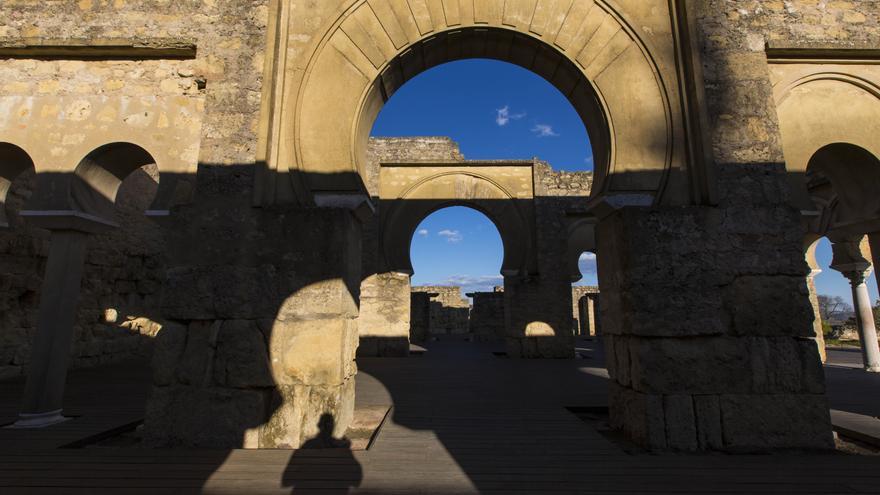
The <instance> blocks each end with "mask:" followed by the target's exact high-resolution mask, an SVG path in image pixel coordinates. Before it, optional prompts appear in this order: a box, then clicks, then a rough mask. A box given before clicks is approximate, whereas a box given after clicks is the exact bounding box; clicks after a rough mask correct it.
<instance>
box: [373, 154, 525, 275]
mask: <svg viewBox="0 0 880 495" xmlns="http://www.w3.org/2000/svg"><path fill="white" fill-rule="evenodd" d="M443 168H449V170H443ZM502 168H504V169H508V171H509V170H512V169H523V170H516V171H515V172H514V175H522V176H523V177H525V176H526V175H525V173H527V174H528V179H529V181H531V173H532V172H531V166H520V167H498V166H486V167H474V166H470V167H468V170H464V169H463V167H461V166H460V165H459V166H448V167H443V166H442V165H441V166H439V167H438V166H430V165H429V166H417V167H409V166H397V165H383V168H382V172H381V173H380V208H379V210H380V232H381V233H380V237H379V239H380V253H381V255H382V260H381V264H382V265H383V268H384V270H383V271H389V272H392V271H393V272H400V273H408V274H412V273H413V268H412V261H411V259H410V244H411V241H412V237H413V234H414V233H415V231H416V228H417V227H418V225H419V224H420V223H421V222H422V220H424V219H425V218H427V217H428V216H429V215H431V214H432V213H434V212H435V211H437V210H440V209H443V208H447V207H450V206H465V207H469V208H472V209H474V210H477V211H479V212H481V213H483V214H484V215H486V216H487V217H488V218H489V219H490V220H491V221H492V222H493V223H494V224H495V227H496V228H497V229H498V232H499V234H500V235H501V240H502V243H503V245H504V261H503V263H502V268H501V274H502V275H505V276H518V275H526V274H529V273H533V272H534V271H535V266H536V260H535V259H534V258H535V255H534V251H535V250H534V242H535V241H534V239H535V233H534V205H533V204H532V201H533V199H532V198H531V197H529V196H527V195H525V194H523V192H524V191H515V190H511V188H508V187H505V184H503V183H502V181H501V180H495V179H502V180H504V179H508V177H503V178H502V177H493V175H501V174H499V173H498V172H499V169H502ZM480 169H482V170H480ZM517 172H519V173H517ZM403 176H405V177H406V178H408V181H403V180H401V179H402V178H403ZM528 189H529V190H531V187H529V188H528ZM395 192H396V194H395ZM383 193H386V194H383Z"/></svg>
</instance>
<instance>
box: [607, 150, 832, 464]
mask: <svg viewBox="0 0 880 495" xmlns="http://www.w3.org/2000/svg"><path fill="white" fill-rule="evenodd" d="M722 173H723V175H722V178H721V180H720V182H721V184H722V186H723V188H722V192H721V195H722V196H721V204H720V206H718V207H687V208H643V207H626V208H623V209H620V210H618V211H616V212H615V213H613V214H612V215H610V216H608V217H606V218H604V219H602V221H601V222H600V224H599V237H598V238H599V250H600V252H601V253H602V256H600V257H599V277H600V284H601V286H602V294H601V296H600V297H601V301H602V309H603V311H602V315H601V317H602V330H603V334H604V335H605V343H606V353H607V356H608V371H609V374H610V376H611V383H612V386H611V395H610V399H609V400H610V408H611V418H612V422H613V425H614V426H615V427H617V428H620V429H622V430H623V431H624V432H626V434H627V435H628V436H629V437H630V438H632V439H634V440H635V441H637V442H638V443H640V444H642V445H645V446H647V447H649V448H652V449H672V450H698V449H699V450H705V449H722V448H733V449H735V448H749V449H759V448H778V447H788V448H817V449H823V448H830V447H831V446H832V445H833V443H832V438H831V427H830V418H829V414H828V404H827V401H826V399H825V395H824V392H825V385H824V376H823V372H822V366H821V362H820V359H819V353H818V351H817V349H816V346H815V344H814V343H813V340H812V337H813V326H812V319H813V311H812V308H811V306H810V303H809V299H808V292H807V287H806V275H807V272H808V267H807V266H806V263H805V262H804V257H803V251H802V247H801V238H800V236H799V229H798V222H799V221H800V220H799V216H798V211H797V210H795V209H793V208H791V207H790V206H788V205H787V204H786V203H785V202H784V197H785V195H784V193H783V189H782V188H783V187H784V182H783V175H782V173H781V170H776V171H774V170H773V169H771V168H769V167H768V166H764V165H762V166H760V167H750V166H746V165H736V166H734V165H728V166H725V167H724V168H723V169H722ZM755 181H759V182H761V183H763V184H764V188H763V190H760V189H759V190H748V194H745V193H746V191H747V188H745V187H743V186H744V185H745V184H749V183H753V182H755ZM772 184H776V186H775V188H771V187H770V186H771V185H772ZM756 218H762V219H765V220H764V221H762V222H756V221H754V219H756ZM770 219H773V221H772V222H770V221H769V220H770ZM781 232H782V233H786V234H783V235H780V233H781ZM624 267H626V269H624ZM668 267H675V269H674V270H670V269H668ZM793 296H796V297H793ZM617 315H626V317H618V316H617Z"/></svg>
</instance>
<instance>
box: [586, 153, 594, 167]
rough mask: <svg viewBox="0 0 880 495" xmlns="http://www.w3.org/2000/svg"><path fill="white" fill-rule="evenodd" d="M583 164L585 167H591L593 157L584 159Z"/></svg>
mask: <svg viewBox="0 0 880 495" xmlns="http://www.w3.org/2000/svg"><path fill="white" fill-rule="evenodd" d="M584 163H586V164H587V165H593V155H590V156H588V157H586V158H584Z"/></svg>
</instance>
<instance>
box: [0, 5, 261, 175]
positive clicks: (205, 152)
mask: <svg viewBox="0 0 880 495" xmlns="http://www.w3.org/2000/svg"><path fill="white" fill-rule="evenodd" d="M268 3H269V1H268V0H245V1H241V2H208V1H204V2H203V1H197V2H171V3H163V4H161V5H158V4H157V3H156V2H154V1H151V0H134V1H132V0H129V1H125V2H104V1H97V0H83V1H80V2H56V3H46V2H30V1H11V2H4V3H3V4H2V5H0V19H4V22H3V25H2V26H0V46H9V45H21V44H22V40H37V41H39V42H40V43H43V42H45V40H59V43H61V44H64V43H71V44H86V45H87V44H101V43H105V44H106V43H108V42H111V41H113V40H121V42H120V43H119V44H122V45H125V44H131V45H140V46H146V47H149V46H156V45H162V46H174V45H175V44H185V43H194V44H196V45H197V47H198V50H197V55H196V58H195V59H194V60H161V57H159V58H160V60H145V59H138V58H137V56H133V57H130V58H131V59H130V60H126V59H127V58H129V57H128V56H127V55H125V53H124V52H123V53H121V54H117V55H116V56H115V57H114V58H120V59H121V60H100V59H98V60H78V59H77V58H78V57H77V55H76V49H73V50H72V51H71V60H59V61H47V62H38V61H33V60H11V61H10V60H4V61H0V67H3V68H4V69H2V70H3V72H2V75H3V77H2V78H0V80H2V81H3V83H2V86H0V88H2V94H3V95H27V96H32V95H56V94H64V93H66V92H70V94H82V95H104V96H107V97H123V96H132V97H151V96H157V95H170V96H174V95H181V94H189V93H192V92H198V91H200V89H199V83H197V81H201V82H202V84H204V85H205V90H204V96H205V120H204V126H203V130H202V140H201V146H200V150H201V152H200V156H199V158H200V161H201V162H203V163H213V164H253V163H254V154H255V150H256V144H257V128H258V120H259V118H260V116H259V108H260V107H259V105H260V91H261V89H262V87H261V83H262V77H263V62H264V60H263V56H264V52H265V44H266V35H265V33H266V24H267V21H268V7H267V5H268ZM48 44H52V42H51V41H50V42H49V43H48ZM62 58H63V57H62ZM16 74H18V76H17V75H16ZM157 118H158V117H157ZM168 132H169V133H171V132H175V131H174V129H173V128H170V127H169V130H168ZM50 138H51V137H50ZM148 151H149V150H148Z"/></svg>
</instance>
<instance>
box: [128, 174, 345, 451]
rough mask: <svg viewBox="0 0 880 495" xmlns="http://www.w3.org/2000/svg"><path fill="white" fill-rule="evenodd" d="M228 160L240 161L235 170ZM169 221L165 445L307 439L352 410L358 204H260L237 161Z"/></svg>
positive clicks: (154, 418) (156, 390)
mask: <svg viewBox="0 0 880 495" xmlns="http://www.w3.org/2000/svg"><path fill="white" fill-rule="evenodd" d="M227 174H228V175H227ZM223 175H226V177H225V178H223V180H205V181H200V184H202V185H203V186H204V187H203V188H202V189H200V194H202V197H201V199H200V201H199V202H198V203H196V204H195V205H193V206H187V207H181V208H179V209H177V210H176V211H175V212H174V214H173V215H172V216H171V217H170V218H169V220H168V222H169V224H168V225H167V226H166V227H167V229H166V231H165V232H166V234H167V235H168V250H167V253H168V262H167V263H168V270H167V278H166V280H165V285H164V287H163V293H162V296H163V297H162V314H163V315H164V316H165V318H166V320H167V325H166V328H165V329H163V330H162V332H160V334H159V338H158V346H157V349H156V352H155V355H154V362H153V368H154V377H153V382H154V387H153V392H152V396H151V399H150V402H149V404H148V410H147V416H146V418H147V419H146V422H145V426H144V435H145V441H146V442H147V443H148V444H150V445H154V446H175V445H185V446H193V447H217V448H232V447H244V448H297V447H299V446H300V445H301V444H302V443H303V442H304V441H306V440H308V439H309V438H313V437H315V436H317V433H318V431H319V429H318V422H319V418H320V417H321V415H322V414H331V415H332V416H333V417H334V419H335V430H334V434H335V435H336V436H342V435H343V434H344V432H345V430H346V429H347V428H348V426H349V424H350V423H351V419H352V415H353V409H354V376H355V373H356V370H357V368H356V365H355V362H354V358H355V353H356V349H357V346H358V334H357V320H356V319H357V316H358V305H357V301H358V297H359V294H358V290H359V286H360V280H361V274H360V270H361V259H360V255H361V246H360V224H359V222H358V221H357V220H356V219H355V218H354V217H353V215H352V214H351V213H350V212H349V211H347V210H337V209H329V208H322V209H304V208H298V207H282V206H278V207H272V208H252V207H249V206H247V205H248V204H249V203H248V201H249V199H250V198H249V197H248V196H247V195H246V194H244V195H238V197H236V196H235V195H229V194H222V193H223V192H225V190H226V187H228V186H231V185H233V184H235V182H236V181H240V184H239V185H243V184H246V183H248V179H251V180H252V176H249V174H247V173H245V172H240V173H235V172H234V171H233V170H230V169H226V170H224V171H223V172H218V173H217V175H214V176H213V177H214V179H217V178H221V177H223Z"/></svg>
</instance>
